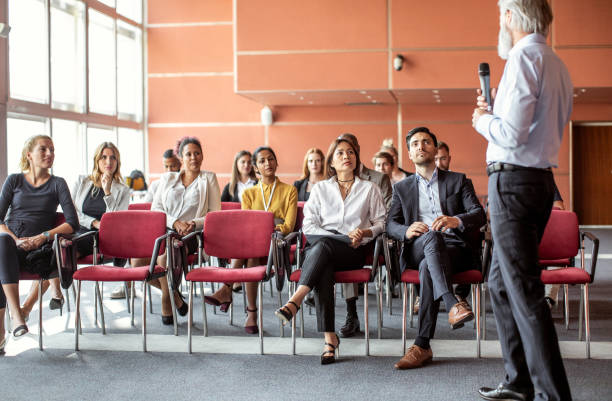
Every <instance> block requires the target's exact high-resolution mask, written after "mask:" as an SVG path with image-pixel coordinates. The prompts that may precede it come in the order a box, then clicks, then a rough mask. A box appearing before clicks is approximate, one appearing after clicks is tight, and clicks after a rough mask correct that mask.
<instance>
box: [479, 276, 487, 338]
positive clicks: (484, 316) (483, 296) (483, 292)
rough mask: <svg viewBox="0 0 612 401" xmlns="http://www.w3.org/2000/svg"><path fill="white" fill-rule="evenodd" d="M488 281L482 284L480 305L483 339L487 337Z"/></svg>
mask: <svg viewBox="0 0 612 401" xmlns="http://www.w3.org/2000/svg"><path fill="white" fill-rule="evenodd" d="M486 288H487V283H482V284H480V305H481V315H480V316H481V317H482V330H481V333H482V339H483V340H486V339H487V292H486V291H487V290H486Z"/></svg>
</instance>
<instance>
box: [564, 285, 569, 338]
mask: <svg viewBox="0 0 612 401" xmlns="http://www.w3.org/2000/svg"><path fill="white" fill-rule="evenodd" d="M563 287H564V288H563V312H564V314H565V330H569V285H568V284H565V285H564V286H563Z"/></svg>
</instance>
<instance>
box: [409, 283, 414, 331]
mask: <svg viewBox="0 0 612 401" xmlns="http://www.w3.org/2000/svg"><path fill="white" fill-rule="evenodd" d="M409 295H410V299H409V300H408V302H409V305H408V306H409V308H408V317H409V318H410V328H412V327H414V326H413V325H412V315H414V284H410V294H409Z"/></svg>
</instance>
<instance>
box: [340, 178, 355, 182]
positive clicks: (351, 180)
mask: <svg viewBox="0 0 612 401" xmlns="http://www.w3.org/2000/svg"><path fill="white" fill-rule="evenodd" d="M353 181H355V177H353V178H351V179H350V180H341V179H338V182H353Z"/></svg>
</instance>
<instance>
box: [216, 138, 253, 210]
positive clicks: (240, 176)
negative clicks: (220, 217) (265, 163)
mask: <svg viewBox="0 0 612 401" xmlns="http://www.w3.org/2000/svg"><path fill="white" fill-rule="evenodd" d="M255 184H257V177H256V176H255V171H253V165H252V164H251V152H249V151H247V150H241V151H240V152H238V153H236V156H235V157H234V164H233V167H232V178H231V179H230V182H229V183H228V184H227V185H226V186H225V188H223V193H221V202H242V194H243V193H244V190H245V189H247V188H250V187H252V186H253V185H255Z"/></svg>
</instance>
